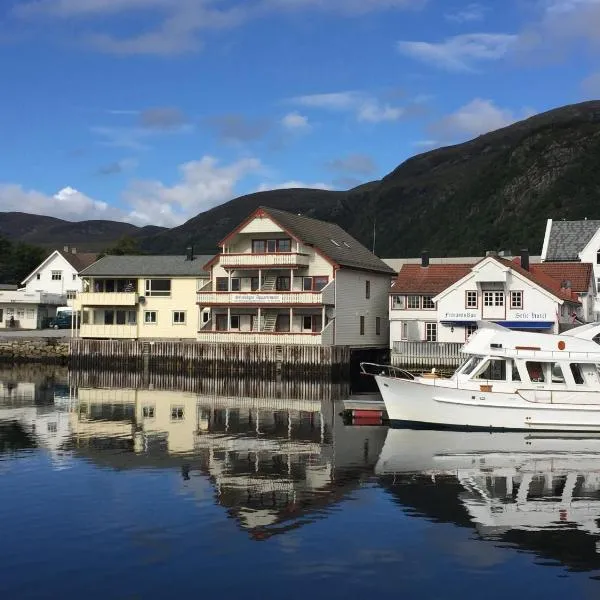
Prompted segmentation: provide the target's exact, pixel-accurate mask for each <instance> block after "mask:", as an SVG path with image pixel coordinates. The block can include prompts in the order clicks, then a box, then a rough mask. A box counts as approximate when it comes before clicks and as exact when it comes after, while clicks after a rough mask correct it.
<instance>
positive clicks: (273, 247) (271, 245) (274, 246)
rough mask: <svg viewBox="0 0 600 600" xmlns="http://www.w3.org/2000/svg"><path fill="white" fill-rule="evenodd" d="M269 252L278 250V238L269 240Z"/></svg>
mask: <svg viewBox="0 0 600 600" xmlns="http://www.w3.org/2000/svg"><path fill="white" fill-rule="evenodd" d="M267 252H277V240H267Z"/></svg>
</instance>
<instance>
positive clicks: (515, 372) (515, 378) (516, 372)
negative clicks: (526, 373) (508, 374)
mask: <svg viewBox="0 0 600 600" xmlns="http://www.w3.org/2000/svg"><path fill="white" fill-rule="evenodd" d="M511 362H512V380H513V381H521V376H520V375H519V369H517V363H516V362H515V361H514V360H513V361H511Z"/></svg>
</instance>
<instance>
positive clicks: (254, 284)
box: [250, 277, 258, 292]
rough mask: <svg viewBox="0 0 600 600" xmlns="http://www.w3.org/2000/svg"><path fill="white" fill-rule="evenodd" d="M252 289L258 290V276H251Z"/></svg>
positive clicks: (253, 290)
mask: <svg viewBox="0 0 600 600" xmlns="http://www.w3.org/2000/svg"><path fill="white" fill-rule="evenodd" d="M250 290H251V291H252V292H256V291H257V290H258V277H251V278H250Z"/></svg>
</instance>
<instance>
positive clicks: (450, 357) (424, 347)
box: [391, 342, 464, 367]
mask: <svg viewBox="0 0 600 600" xmlns="http://www.w3.org/2000/svg"><path fill="white" fill-rule="evenodd" d="M463 346H464V344H462V343H459V342H394V343H393V345H392V357H391V358H392V365H395V366H398V367H457V366H458V365H459V364H460V362H461V360H462V358H463V356H462V355H461V352H460V351H461V348H462V347H463Z"/></svg>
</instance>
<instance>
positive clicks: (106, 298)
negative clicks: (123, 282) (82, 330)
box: [76, 292, 138, 307]
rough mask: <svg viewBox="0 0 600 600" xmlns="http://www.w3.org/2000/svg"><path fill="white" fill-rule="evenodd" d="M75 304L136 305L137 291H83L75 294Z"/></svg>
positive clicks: (80, 305)
mask: <svg viewBox="0 0 600 600" xmlns="http://www.w3.org/2000/svg"><path fill="white" fill-rule="evenodd" d="M76 302H77V305H78V306H79V307H82V306H136V305H137V303H138V294H137V292H84V293H81V294H77V300H76Z"/></svg>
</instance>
